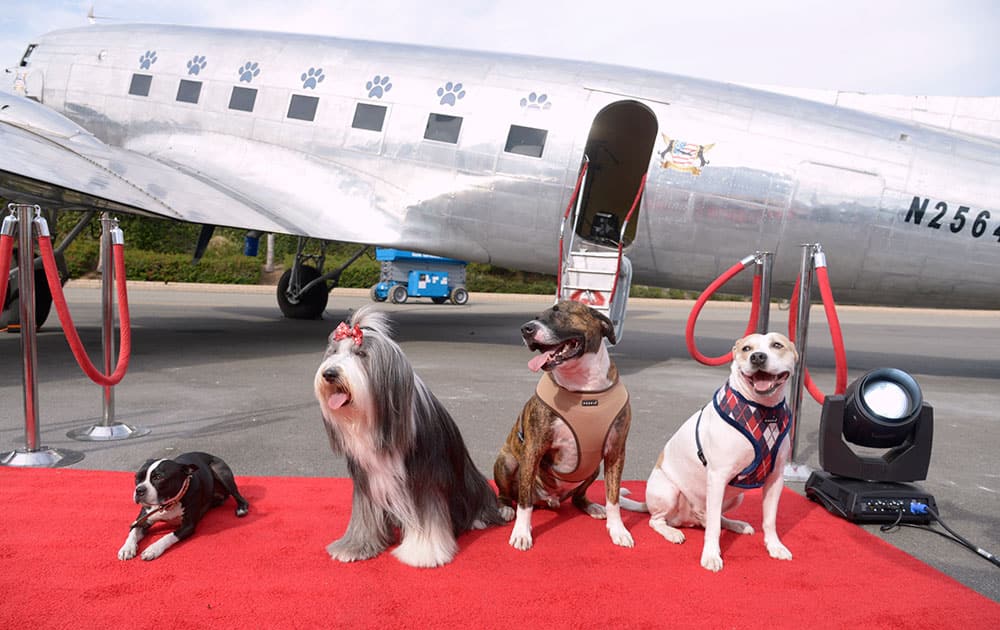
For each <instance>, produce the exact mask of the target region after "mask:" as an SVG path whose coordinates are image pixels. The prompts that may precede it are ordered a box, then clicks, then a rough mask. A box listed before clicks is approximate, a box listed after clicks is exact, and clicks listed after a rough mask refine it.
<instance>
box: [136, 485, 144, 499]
mask: <svg viewBox="0 0 1000 630" xmlns="http://www.w3.org/2000/svg"><path fill="white" fill-rule="evenodd" d="M135 496H137V497H144V496H146V486H136V487H135Z"/></svg>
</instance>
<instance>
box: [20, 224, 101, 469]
mask: <svg viewBox="0 0 1000 630" xmlns="http://www.w3.org/2000/svg"><path fill="white" fill-rule="evenodd" d="M13 208H14V209H15V210H16V212H17V226H18V237H17V240H18V246H17V268H18V274H17V278H18V306H19V308H20V317H21V360H22V365H23V371H22V372H21V376H22V381H23V384H24V444H25V448H23V449H15V450H13V451H9V452H7V453H3V454H2V455H0V464H3V465H4V466H35V467H54V466H68V465H69V464H75V463H76V462H78V461H80V460H81V459H83V453H78V452H76V451H64V450H59V449H53V448H47V447H45V446H41V445H40V444H41V432H40V431H39V428H38V380H37V378H36V375H35V366H36V364H37V362H38V351H37V342H38V335H37V331H36V330H35V248H34V241H33V240H32V238H33V235H32V226H33V225H35V224H36V223H37V225H38V233H39V235H48V231H49V228H48V225H47V224H46V223H45V219H43V218H42V216H41V208H39V207H38V206H28V205H20V204H17V205H13ZM32 212H35V218H34V221H32V216H31V215H32ZM6 225H7V222H6V221H4V226H5V227H6Z"/></svg>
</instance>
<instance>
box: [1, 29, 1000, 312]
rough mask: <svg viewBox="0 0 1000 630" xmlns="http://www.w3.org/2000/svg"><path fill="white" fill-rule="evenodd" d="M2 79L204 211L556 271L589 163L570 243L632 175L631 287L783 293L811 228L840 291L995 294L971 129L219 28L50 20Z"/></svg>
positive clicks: (992, 155)
mask: <svg viewBox="0 0 1000 630" xmlns="http://www.w3.org/2000/svg"><path fill="white" fill-rule="evenodd" d="M20 70H22V71H24V72H25V76H24V81H25V88H26V91H27V94H28V95H29V96H34V97H35V98H38V99H39V100H41V101H42V103H44V104H45V105H46V106H48V107H50V108H53V109H54V110H56V111H58V112H60V113H62V114H64V115H65V116H67V117H68V118H70V119H72V120H73V121H75V122H76V123H78V124H79V125H80V126H82V127H84V128H85V129H87V130H88V131H90V132H91V133H93V134H94V135H95V136H96V137H97V138H99V139H100V140H102V141H104V142H106V143H108V144H109V145H112V146H115V147H121V148H124V149H127V150H129V151H132V152H136V153H139V154H142V155H146V156H149V157H152V158H153V159H155V160H157V161H159V162H162V163H165V164H168V165H171V166H172V167H174V168H176V169H179V170H181V171H183V172H185V173H187V174H189V175H192V176H194V177H197V178H198V179H201V180H203V181H205V182H208V183H209V184H210V185H212V186H216V187H218V188H220V189H222V190H225V191H226V192H227V194H230V195H231V196H233V197H234V198H236V199H239V200H240V201H241V202H242V203H244V204H246V205H247V206H250V207H253V208H254V209H255V211H256V214H254V215H250V216H246V217H241V216H232V217H229V218H224V219H222V220H219V221H218V222H219V223H221V224H229V225H233V226H236V227H246V228H251V229H262V230H267V231H284V232H287V233H291V234H299V235H308V236H312V237H317V238H325V239H335V240H344V241H356V242H363V243H374V244H379V245H384V246H392V247H398V248H403V249H412V250H417V251H423V252H427V253H433V254H440V255H445V256H450V257H453V258H461V259H465V260H471V261H484V262H486V261H488V262H491V263H493V264H496V265H500V266H504V267H510V268H517V269H525V270H533V271H540V272H547V273H554V272H555V271H556V268H557V257H558V247H557V238H558V233H559V226H560V220H561V218H562V214H563V211H564V210H565V208H566V205H567V203H568V202H569V200H570V197H571V193H572V191H573V188H574V185H575V184H576V180H577V174H578V170H579V167H580V164H581V160H582V159H583V157H584V155H587V156H588V158H589V160H590V169H589V175H588V180H587V184H586V186H585V188H584V194H583V201H582V203H583V204H584V208H583V210H582V216H583V217H584V219H583V223H582V224H581V225H579V226H578V228H577V231H578V232H579V234H580V238H584V239H586V238H588V237H589V236H590V235H592V233H593V230H595V229H596V227H595V224H596V223H598V218H599V217H598V216H597V215H599V214H601V215H611V216H612V217H613V221H614V222H615V223H616V224H617V223H620V221H621V219H622V218H623V216H624V213H625V212H627V210H628V206H629V204H630V203H631V201H632V198H633V197H634V195H635V194H636V190H637V186H638V181H639V179H640V178H641V176H642V175H643V174H647V176H648V181H647V184H646V188H645V191H644V192H643V196H642V202H641V205H640V207H639V211H638V214H637V216H636V217H635V218H634V219H633V222H632V225H631V226H630V228H629V230H628V231H627V232H626V238H625V242H626V247H625V252H626V254H627V255H628V256H629V258H630V260H631V261H632V267H633V271H634V280H635V281H637V282H641V283H646V284H652V285H657V286H669V287H675V288H687V289H702V288H704V287H705V286H706V285H707V284H708V282H709V281H711V280H712V279H713V278H714V277H716V276H717V275H718V274H719V273H721V272H722V271H724V270H725V269H727V268H728V267H729V266H730V265H732V264H733V263H735V262H736V261H738V260H740V259H741V258H743V257H744V256H746V255H747V254H752V253H753V252H755V251H772V252H775V268H774V279H775V288H774V291H775V294H774V295H775V297H780V296H782V295H785V296H787V294H788V292H789V291H790V289H791V285H792V283H793V282H794V276H795V274H796V273H797V272H798V267H799V261H800V258H801V254H800V247H799V246H800V244H802V243H815V242H818V243H821V244H822V246H823V249H824V251H825V252H826V254H827V259H828V261H829V274H830V278H831V281H832V282H833V285H834V286H833V289H834V293H835V295H836V297H837V298H838V300H839V301H842V302H861V303H879V304H898V305H926V306H939V307H986V308H996V307H1000V184H998V180H997V175H998V173H1000V143H997V142H996V141H994V140H990V139H983V138H975V137H972V136H960V135H957V134H953V133H948V132H944V131H942V130H937V129H933V128H928V127H919V126H915V125H912V124H907V123H905V122H901V121H897V120H892V119H887V118H880V117H876V116H871V115H867V114H863V113H860V112H856V111H851V110H847V109H842V108H838V107H834V106H829V105H824V104H820V103H813V102H809V101H805V100H800V99H797V98H793V97H788V96H781V95H777V94H772V93H769V92H764V91H758V90H753V89H749V88H744V87H739V86H734V85H728V84H720V83H714V82H709V81H702V80H697V79H691V78H685V77H680V76H673V75H669V74H662V73H656V72H650V71H645V70H637V69H630V68H622V67H613V66H605V65H596V64H587V63H581V62H568V61H558V60H550V59H540V58H532V57H521V56H512V55H501V54H490V53H477V52H468V51H456V50H447V49H435V48H424V47H417V46H408V45H395V44H381V43H371V42H361V41H351V40H342V39H333V38H325V37H316V36H302V35H279V34H274V33H250V32H240V31H229V30H218V29H200V28H188V27H173V26H135V25H130V26H108V27H91V28H83V29H74V30H69V31H57V32H55V33H50V34H48V35H46V36H43V37H41V38H40V39H39V40H37V46H36V48H35V49H34V50H33V51H32V53H31V55H30V57H29V59H28V61H27V64H26V65H25V66H24V67H23V68H21V69H20ZM195 218H197V217H195ZM747 283H748V279H739V280H737V281H734V282H733V283H732V288H734V289H737V290H738V289H741V288H745V287H746V286H747Z"/></svg>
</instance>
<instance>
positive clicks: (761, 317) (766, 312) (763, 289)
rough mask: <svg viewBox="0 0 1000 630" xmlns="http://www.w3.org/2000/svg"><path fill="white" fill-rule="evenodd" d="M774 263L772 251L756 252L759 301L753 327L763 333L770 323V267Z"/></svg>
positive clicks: (755, 268) (755, 274) (755, 273)
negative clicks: (755, 321)
mask: <svg viewBox="0 0 1000 630" xmlns="http://www.w3.org/2000/svg"><path fill="white" fill-rule="evenodd" d="M773 265H774V253H772V252H757V258H756V266H755V267H754V276H760V303H759V305H758V309H757V323H756V324H755V329H754V330H756V331H757V332H758V333H760V334H762V335H763V334H764V333H766V332H767V329H768V327H769V326H770V325H771V267H772V266H773Z"/></svg>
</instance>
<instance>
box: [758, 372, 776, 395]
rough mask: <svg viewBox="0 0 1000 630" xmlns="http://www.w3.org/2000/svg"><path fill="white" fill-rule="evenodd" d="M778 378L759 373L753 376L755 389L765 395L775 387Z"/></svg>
mask: <svg viewBox="0 0 1000 630" xmlns="http://www.w3.org/2000/svg"><path fill="white" fill-rule="evenodd" d="M776 378H777V377H775V376H774V375H772V374H768V373H766V372H757V373H756V374H754V375H753V388H754V389H755V390H756V391H757V392H759V393H762V394H763V393H764V392H767V391H768V390H770V389H771V388H772V387H774V381H775V379H776Z"/></svg>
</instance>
